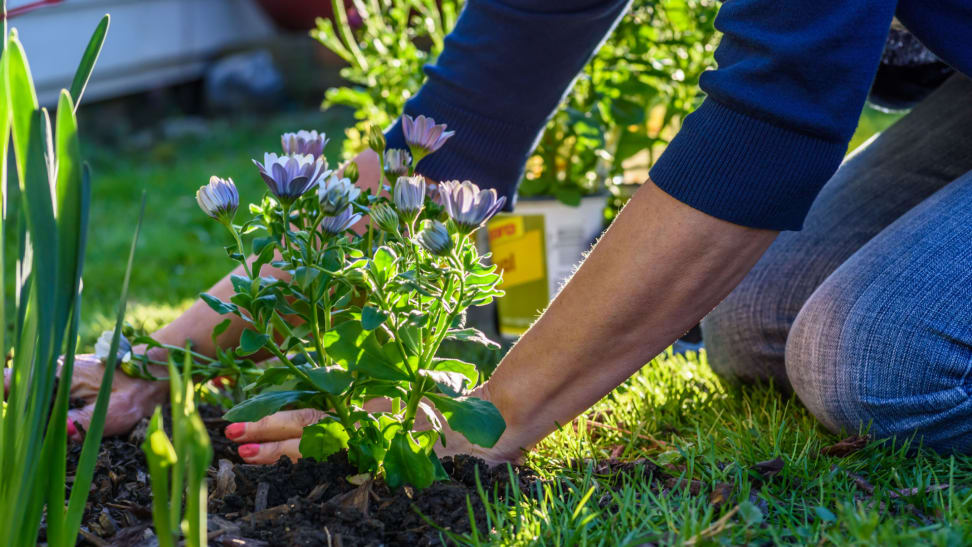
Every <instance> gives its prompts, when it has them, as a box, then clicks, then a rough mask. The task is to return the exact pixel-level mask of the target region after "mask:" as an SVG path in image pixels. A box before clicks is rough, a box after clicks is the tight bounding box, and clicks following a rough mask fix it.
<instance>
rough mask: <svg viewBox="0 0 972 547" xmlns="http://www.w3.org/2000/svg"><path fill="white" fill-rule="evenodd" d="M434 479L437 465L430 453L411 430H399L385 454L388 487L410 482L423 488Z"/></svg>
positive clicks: (416, 486)
mask: <svg viewBox="0 0 972 547" xmlns="http://www.w3.org/2000/svg"><path fill="white" fill-rule="evenodd" d="M433 481H435V466H433V465H432V462H431V461H430V460H429V453H428V452H427V451H426V449H425V448H423V447H422V446H420V445H419V443H417V442H415V440H414V439H412V436H411V435H410V434H409V432H407V431H402V430H399V431H398V432H397V433H395V436H394V437H393V438H392V441H391V446H390V447H389V448H388V452H387V453H386V454H385V482H386V483H387V484H388V487H389V488H398V487H399V486H402V485H404V484H410V485H412V486H414V487H415V488H418V489H420V490H421V489H423V488H428V487H429V486H430V485H431V484H432V482H433Z"/></svg>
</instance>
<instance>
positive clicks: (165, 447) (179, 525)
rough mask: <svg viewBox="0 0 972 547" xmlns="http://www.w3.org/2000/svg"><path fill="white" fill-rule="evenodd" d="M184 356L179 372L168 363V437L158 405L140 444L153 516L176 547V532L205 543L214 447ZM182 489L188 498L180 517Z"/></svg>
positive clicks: (168, 546)
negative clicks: (210, 468) (170, 415)
mask: <svg viewBox="0 0 972 547" xmlns="http://www.w3.org/2000/svg"><path fill="white" fill-rule="evenodd" d="M183 359H184V364H183V371H182V375H181V376H180V375H179V372H178V371H177V370H176V365H175V361H174V360H173V359H172V358H170V359H169V363H168V365H169V378H170V380H169V382H170V388H169V393H170V395H171V409H172V440H171V441H170V440H169V438H168V437H167V436H166V435H165V430H164V429H163V427H162V408H161V407H156V408H155V414H153V415H152V420H151V421H150V422H149V427H148V430H147V431H146V436H145V442H143V443H142V451H143V452H145V459H146V461H147V462H148V467H149V473H150V475H151V484H152V499H153V500H155V502H154V503H153V504H152V521H153V523H154V524H155V535H156V536H157V537H158V539H159V545H160V546H161V547H175V545H177V542H178V539H179V537H180V536H185V544H186V545H187V546H189V547H205V545H206V543H207V535H206V534H207V530H206V503H207V485H206V470H207V469H208V468H209V463H210V462H211V461H212V458H213V449H212V447H211V445H210V442H209V433H207V432H206V426H205V425H204V424H203V421H202V418H201V417H200V416H199V412H198V411H197V410H196V405H195V402H194V397H195V389H194V387H193V381H192V370H193V365H192V356H191V355H190V354H189V352H188V351H186V352H184V354H183ZM183 485H185V489H183ZM183 493H184V494H185V501H186V510H185V515H184V516H183V512H182V498H183ZM165 500H168V504H166V503H165Z"/></svg>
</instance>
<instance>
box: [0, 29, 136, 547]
mask: <svg viewBox="0 0 972 547" xmlns="http://www.w3.org/2000/svg"><path fill="white" fill-rule="evenodd" d="M107 29H108V16H105V17H104V19H103V20H102V21H101V24H100V25H99V26H98V28H97V29H96V31H95V34H94V36H93V37H92V39H91V41H90V43H89V45H88V47H87V49H86V50H85V52H84V55H83V56H82V59H81V63H80V67H79V68H78V71H77V74H76V76H75V78H74V82H75V84H74V85H73V86H72V92H69V91H67V90H63V91H62V92H61V95H60V97H59V100H58V108H57V117H56V120H55V123H54V125H53V127H52V124H51V119H50V116H49V114H48V112H47V110H46V109H41V108H39V105H38V102H37V95H36V92H35V89H34V84H33V79H32V77H31V73H30V68H29V67H28V64H27V59H26V56H25V54H24V50H23V47H22V46H21V44H20V41H19V39H18V37H17V33H16V31H11V32H10V33H9V35H8V34H7V32H6V24H4V36H3V45H4V47H3V54H2V57H0V90H2V94H0V97H2V100H0V111H2V112H0V135H2V138H0V156H2V160H0V166H2V167H0V180H2V181H3V183H4V184H7V174H8V170H7V161H6V160H7V156H8V149H7V147H8V143H9V142H13V147H14V150H13V156H14V158H15V160H16V163H15V165H16V177H17V180H18V185H17V191H16V192H13V191H10V192H7V191H5V192H4V194H3V195H4V203H3V218H2V220H0V239H3V234H4V233H5V232H6V231H7V230H8V229H11V228H14V224H16V230H17V236H18V237H17V242H18V245H17V247H16V249H15V252H16V260H11V258H12V257H9V256H6V255H7V252H6V251H7V248H5V249H4V251H5V252H4V253H3V254H2V255H0V259H2V262H0V275H2V276H6V275H8V273H9V270H11V269H12V270H13V271H14V272H15V273H16V279H15V302H14V309H13V312H14V317H12V318H8V317H4V318H3V323H4V325H11V324H12V325H13V336H12V337H9V338H8V337H7V336H6V335H4V336H3V338H2V341H0V350H2V352H3V355H6V356H8V359H7V360H6V362H5V364H4V366H3V369H4V370H3V372H4V375H5V376H9V389H7V390H6V394H5V397H4V401H3V405H0V543H2V544H3V545H31V544H34V543H36V541H37V533H38V530H39V528H40V523H41V519H42V517H43V514H44V511H45V509H46V517H47V543H48V544H50V545H64V546H66V545H74V544H75V542H76V540H77V535H78V530H79V528H80V526H81V517H82V514H83V512H84V508H85V500H86V499H87V496H88V490H89V487H90V485H91V480H92V475H93V473H94V465H95V460H96V456H97V451H98V445H99V444H100V442H101V436H102V432H103V429H104V420H105V413H106V411H107V405H108V395H109V393H110V388H111V383H112V373H113V372H114V367H115V364H116V360H117V359H116V358H115V357H114V355H115V354H116V353H117V348H118V342H119V339H120V330H121V323H122V318H123V316H124V310H125V305H126V301H127V291H128V282H129V278H130V274H131V268H132V263H133V258H134V251H135V241H137V238H138V228H136V230H135V240H133V242H132V246H131V250H130V254H129V261H128V270H127V272H126V274H125V280H124V282H123V283H122V297H121V301H120V303H119V306H118V314H117V321H116V326H115V332H114V336H113V340H112V355H113V356H112V357H111V358H109V359H108V361H107V362H106V363H105V374H104V377H103V381H102V385H101V390H100V392H99V395H98V398H97V401H96V404H95V410H94V412H93V415H92V419H91V423H90V424H89V428H88V431H87V432H86V435H85V441H84V445H83V447H82V451H81V456H80V459H79V461H78V465H77V468H76V471H75V475H74V483H73V488H72V490H71V497H70V499H66V488H65V482H66V465H67V458H66V454H67V410H68V393H69V390H70V386H71V376H72V373H73V367H74V357H75V353H76V349H77V336H78V328H79V324H80V317H79V315H80V311H81V303H80V291H81V272H82V269H83V262H84V254H85V248H86V243H87V227H88V208H89V203H90V195H91V182H90V175H89V173H88V169H87V167H86V166H85V165H84V164H83V163H82V160H81V151H80V150H81V148H80V143H79V136H78V127H77V120H76V119H75V108H76V98H78V97H79V96H80V94H81V90H83V87H84V84H85V82H87V80H88V77H89V75H90V74H91V71H92V69H93V67H94V62H95V59H96V58H97V56H98V53H99V52H100V50H101V46H102V44H103V42H104V38H105V34H106V32H107ZM11 137H12V138H11ZM11 190H13V189H12V188H11ZM8 200H9V201H8ZM15 212H16V213H17V214H14V213H15ZM15 219H16V220H15ZM0 285H2V280H0ZM0 310H2V311H3V312H4V315H6V310H7V308H6V306H5V304H4V303H3V302H2V301H0ZM4 331H5V333H6V332H8V331H7V329H4ZM62 354H63V362H62V363H61V364H62V367H61V370H60V374H58V364H59V356H61V355H62ZM58 376H60V381H59V383H58V387H57V389H56V390H55V389H54V385H55V380H56V379H57V378H58Z"/></svg>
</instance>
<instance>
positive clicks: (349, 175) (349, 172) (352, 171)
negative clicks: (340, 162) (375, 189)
mask: <svg viewBox="0 0 972 547" xmlns="http://www.w3.org/2000/svg"><path fill="white" fill-rule="evenodd" d="M344 178H346V179H348V180H350V181H351V182H358V164H357V163H355V162H353V161H351V162H348V164H347V165H345V166H344Z"/></svg>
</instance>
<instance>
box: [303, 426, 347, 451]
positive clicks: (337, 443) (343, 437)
mask: <svg viewBox="0 0 972 547" xmlns="http://www.w3.org/2000/svg"><path fill="white" fill-rule="evenodd" d="M349 438H350V436H349V435H348V432H347V430H346V429H344V426H343V425H341V422H338V421H336V420H332V419H327V420H324V421H323V422H321V423H318V424H314V425H309V426H307V427H305V428H304V432H303V433H302V434H301V436H300V455H301V456H303V457H305V458H312V459H315V460H317V461H319V462H322V461H325V460H327V457H328V456H330V455H331V454H335V453H337V452H339V451H341V450H345V449H347V448H348V439H349Z"/></svg>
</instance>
